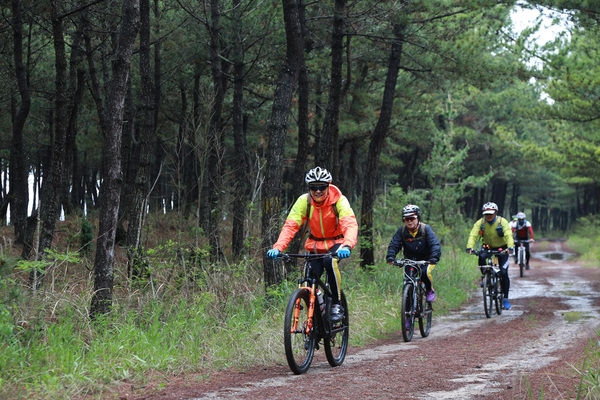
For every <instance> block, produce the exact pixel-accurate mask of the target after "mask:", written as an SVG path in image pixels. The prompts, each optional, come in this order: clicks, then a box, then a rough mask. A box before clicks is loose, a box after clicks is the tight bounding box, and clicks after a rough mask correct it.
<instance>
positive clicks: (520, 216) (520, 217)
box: [517, 212, 525, 219]
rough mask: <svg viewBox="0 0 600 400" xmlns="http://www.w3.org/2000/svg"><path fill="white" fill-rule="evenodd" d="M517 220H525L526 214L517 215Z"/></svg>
mask: <svg viewBox="0 0 600 400" xmlns="http://www.w3.org/2000/svg"><path fill="white" fill-rule="evenodd" d="M517 219H525V213H524V212H520V213H518V214H517Z"/></svg>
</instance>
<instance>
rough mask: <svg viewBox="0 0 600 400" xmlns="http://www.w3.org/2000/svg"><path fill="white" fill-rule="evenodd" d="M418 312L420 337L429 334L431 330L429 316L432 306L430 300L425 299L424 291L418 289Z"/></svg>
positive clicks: (430, 315) (431, 312)
mask: <svg viewBox="0 0 600 400" xmlns="http://www.w3.org/2000/svg"><path fill="white" fill-rule="evenodd" d="M417 301H418V303H419V304H418V305H419V307H418V310H417V311H418V314H419V330H420V331H421V337H427V336H429V331H431V317H432V316H433V308H432V307H431V302H429V301H425V292H424V291H422V290H420V291H419V296H418V299H417Z"/></svg>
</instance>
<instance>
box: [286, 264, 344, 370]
mask: <svg viewBox="0 0 600 400" xmlns="http://www.w3.org/2000/svg"><path fill="white" fill-rule="evenodd" d="M332 257H334V255H332V254H329V253H327V254H283V255H282V256H280V258H282V259H283V261H284V262H286V263H289V262H292V259H294V258H297V259H303V260H304V262H303V270H304V272H303V275H302V277H301V278H300V279H298V289H296V290H295V291H294V293H292V295H291V296H290V299H289V301H288V304H287V308H286V311H285V322H284V328H283V337H284V346H285V356H286V359H287V362H288V365H289V367H290V369H291V370H292V371H293V372H294V373H295V374H296V375H299V374H303V373H305V372H306V371H308V368H309V367H310V364H311V363H312V360H313V357H314V354H315V350H318V349H319V344H320V343H321V340H322V341H323V347H324V349H325V355H326V356H327V361H328V362H329V365H331V366H332V367H337V366H339V365H342V363H343V362H344V358H345V357H346V351H347V350H348V335H349V319H348V314H349V313H348V303H347V301H346V296H345V294H344V292H343V291H341V297H340V305H341V306H342V307H343V308H344V317H343V318H342V320H341V321H340V322H339V323H333V322H332V321H331V320H330V318H329V315H330V311H331V305H332V294H331V289H330V288H329V285H328V284H327V283H326V282H323V281H322V280H321V278H320V277H318V276H316V274H315V273H314V271H313V268H312V266H311V264H310V260H315V259H319V258H320V259H326V258H329V259H331V258H332ZM319 292H320V293H319ZM321 293H322V296H323V300H322V302H323V305H322V309H321V307H320V304H319V303H320V301H319V295H320V294H321Z"/></svg>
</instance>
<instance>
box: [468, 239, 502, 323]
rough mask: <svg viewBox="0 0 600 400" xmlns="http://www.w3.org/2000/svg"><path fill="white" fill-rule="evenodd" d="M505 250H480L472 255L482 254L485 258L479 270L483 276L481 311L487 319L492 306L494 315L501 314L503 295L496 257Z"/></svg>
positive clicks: (489, 316)
mask: <svg viewBox="0 0 600 400" xmlns="http://www.w3.org/2000/svg"><path fill="white" fill-rule="evenodd" d="M506 251H507V250H503V249H498V250H491V249H485V248H483V249H481V250H479V251H477V250H476V251H473V253H472V254H474V255H477V256H479V255H480V254H483V255H484V256H485V258H486V265H480V266H479V269H480V270H481V273H482V274H483V277H482V278H481V282H482V289H483V290H482V291H483V309H484V310H485V316H486V317H487V318H491V317H492V306H493V305H495V306H496V314H498V315H501V314H502V306H503V305H502V302H503V300H504V294H503V293H502V288H501V283H500V265H499V263H498V255H499V254H503V253H505V252H506Z"/></svg>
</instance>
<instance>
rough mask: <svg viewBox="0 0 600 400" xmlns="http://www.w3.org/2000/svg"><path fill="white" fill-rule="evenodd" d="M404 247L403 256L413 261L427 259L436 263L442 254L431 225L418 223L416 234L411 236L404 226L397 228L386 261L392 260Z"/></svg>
mask: <svg viewBox="0 0 600 400" xmlns="http://www.w3.org/2000/svg"><path fill="white" fill-rule="evenodd" d="M403 248H404V258H408V259H410V260H415V261H429V263H430V264H437V263H438V262H439V261H440V257H441V256H442V246H440V241H439V240H438V238H437V236H436V235H435V233H434V232H433V229H431V227H430V226H429V225H427V224H425V223H423V222H420V223H419V228H418V229H417V234H416V236H415V237H413V236H412V235H411V234H410V232H409V231H408V228H406V226H404V225H403V226H401V227H400V228H398V230H397V231H396V233H395V234H394V237H393V238H392V240H391V242H390V244H389V246H388V251H387V256H386V257H385V259H386V261H394V260H395V259H396V255H397V254H398V253H399V252H400V250H402V249H403Z"/></svg>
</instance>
